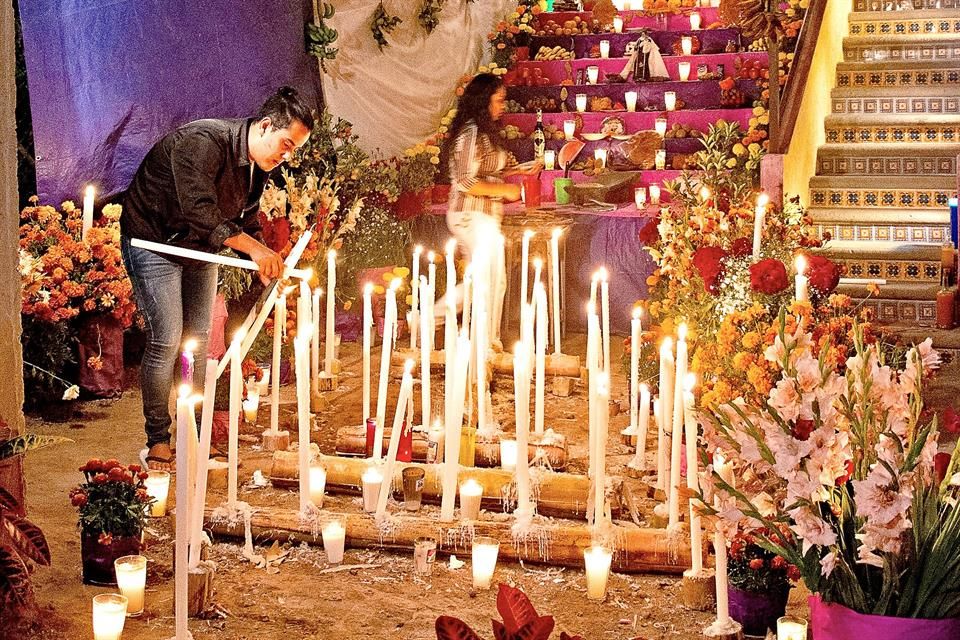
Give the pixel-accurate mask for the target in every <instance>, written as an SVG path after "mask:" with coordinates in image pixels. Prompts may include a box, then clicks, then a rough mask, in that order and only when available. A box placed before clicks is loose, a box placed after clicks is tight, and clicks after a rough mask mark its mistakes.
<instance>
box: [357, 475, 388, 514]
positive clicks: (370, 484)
mask: <svg viewBox="0 0 960 640" xmlns="http://www.w3.org/2000/svg"><path fill="white" fill-rule="evenodd" d="M360 480H361V482H363V510H364V511H366V512H367V513H373V512H374V511H376V510H377V499H378V498H379V497H380V485H381V484H383V474H382V473H380V470H379V469H374V468H373V467H370V468H368V469H367V470H366V471H364V472H363V475H362V476H360Z"/></svg>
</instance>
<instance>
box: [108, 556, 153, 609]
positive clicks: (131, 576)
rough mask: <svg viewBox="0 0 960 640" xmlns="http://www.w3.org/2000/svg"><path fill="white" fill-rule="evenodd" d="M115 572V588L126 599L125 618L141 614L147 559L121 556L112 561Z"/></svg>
mask: <svg viewBox="0 0 960 640" xmlns="http://www.w3.org/2000/svg"><path fill="white" fill-rule="evenodd" d="M113 567H114V569H115V570H116V572H117V588H118V589H120V593H121V594H123V595H125V596H126V597H127V617H130V618H132V617H135V616H139V615H140V614H141V613H143V592H144V589H145V588H146V585H147V559H146V557H144V556H123V557H121V558H117V559H116V560H114V561H113Z"/></svg>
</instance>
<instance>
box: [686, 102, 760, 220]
mask: <svg viewBox="0 0 960 640" xmlns="http://www.w3.org/2000/svg"><path fill="white" fill-rule="evenodd" d="M743 136H744V131H743V129H741V128H740V124H739V123H737V122H726V121H724V120H717V122H716V123H715V124H712V125H710V128H709V129H708V130H707V133H706V135H705V136H704V137H703V138H702V142H703V146H704V149H703V150H702V151H699V152H697V155H696V156H694V162H695V164H696V165H697V169H698V170H699V171H701V172H703V174H704V178H703V181H704V182H705V183H707V184H709V185H711V186H712V187H713V188H714V190H715V191H721V190H729V193H730V195H731V198H730V199H731V200H733V201H738V200H740V199H741V198H742V197H743V196H744V195H746V193H747V192H748V191H750V190H752V189H753V187H754V185H755V184H756V183H758V182H759V180H760V158H761V157H762V154H759V155H757V154H751V155H749V156H744V157H742V158H741V157H739V156H736V155H735V154H734V151H733V149H734V146H735V145H737V143H739V142H740V140H741V139H742V138H743ZM731 165H732V166H731ZM744 172H745V173H746V175H743V173H744ZM744 178H746V179H744Z"/></svg>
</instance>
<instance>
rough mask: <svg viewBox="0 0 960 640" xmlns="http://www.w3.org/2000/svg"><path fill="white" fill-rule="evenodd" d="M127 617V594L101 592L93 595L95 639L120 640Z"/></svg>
mask: <svg viewBox="0 0 960 640" xmlns="http://www.w3.org/2000/svg"><path fill="white" fill-rule="evenodd" d="M126 619H127V597H126V596H122V595H120V594H119V593H101V594H100V595H98V596H94V597H93V640H120V635H121V634H122V633H123V623H124V622H125V621H126Z"/></svg>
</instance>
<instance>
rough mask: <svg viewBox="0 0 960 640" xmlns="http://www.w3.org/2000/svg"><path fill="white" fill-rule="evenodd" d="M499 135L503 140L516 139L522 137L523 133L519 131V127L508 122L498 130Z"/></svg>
mask: <svg viewBox="0 0 960 640" xmlns="http://www.w3.org/2000/svg"><path fill="white" fill-rule="evenodd" d="M500 137H501V138H503V139H504V140H518V139H519V138H521V137H523V134H522V133H520V127H518V126H517V125H514V124H508V125H507V126H505V127H504V128H503V129H501V130H500Z"/></svg>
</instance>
